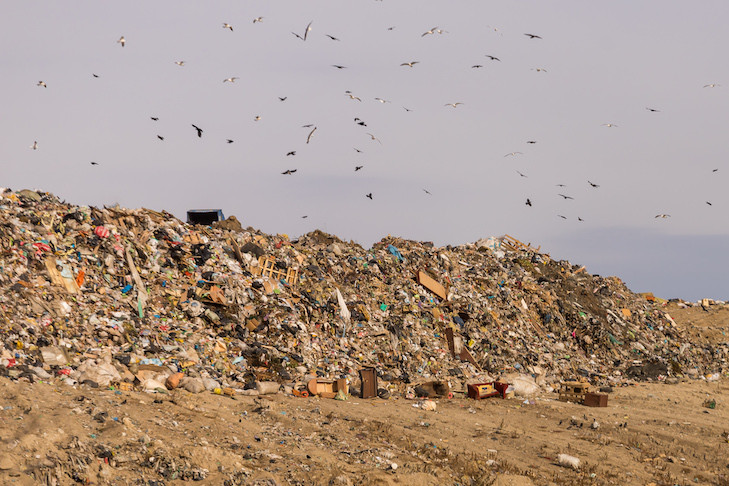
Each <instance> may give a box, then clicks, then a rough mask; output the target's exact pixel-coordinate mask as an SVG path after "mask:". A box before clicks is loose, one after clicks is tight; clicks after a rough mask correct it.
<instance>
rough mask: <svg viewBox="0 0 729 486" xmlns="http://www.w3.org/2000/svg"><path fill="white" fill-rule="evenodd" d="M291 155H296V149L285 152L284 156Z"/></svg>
mask: <svg viewBox="0 0 729 486" xmlns="http://www.w3.org/2000/svg"><path fill="white" fill-rule="evenodd" d="M291 155H296V150H292V151H291V152H287V153H286V157H289V156H291Z"/></svg>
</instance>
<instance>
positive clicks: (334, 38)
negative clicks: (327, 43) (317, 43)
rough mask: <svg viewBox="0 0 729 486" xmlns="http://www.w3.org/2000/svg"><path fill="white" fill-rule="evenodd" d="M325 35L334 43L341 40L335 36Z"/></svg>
mask: <svg viewBox="0 0 729 486" xmlns="http://www.w3.org/2000/svg"><path fill="white" fill-rule="evenodd" d="M324 35H325V36H327V37H329V38H330V39H331V40H333V41H338V40H339V39H337V38H336V37H334V36H333V35H329V34H324Z"/></svg>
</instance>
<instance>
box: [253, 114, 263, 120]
mask: <svg viewBox="0 0 729 486" xmlns="http://www.w3.org/2000/svg"><path fill="white" fill-rule="evenodd" d="M253 121H261V115H256V116H254V117H253Z"/></svg>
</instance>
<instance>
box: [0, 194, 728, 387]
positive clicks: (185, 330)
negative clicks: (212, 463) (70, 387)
mask: <svg viewBox="0 0 729 486" xmlns="http://www.w3.org/2000/svg"><path fill="white" fill-rule="evenodd" d="M0 288H1V289H2V291H1V292H0V375H5V376H10V377H12V378H13V379H26V380H30V381H34V380H39V379H40V380H61V381H64V382H67V383H69V384H76V383H85V384H87V385H90V386H101V387H107V386H110V385H111V386H117V387H120V388H122V389H124V388H125V387H127V388H131V387H136V388H137V389H144V390H149V391H152V390H155V389H158V388H160V387H162V388H163V387H164V386H165V385H167V386H168V387H170V383H169V379H172V380H173V383H172V386H174V387H177V386H179V387H181V388H184V389H186V390H188V391H190V392H193V393H198V392H202V391H205V390H210V391H215V392H216V393H220V391H221V390H235V391H237V392H240V393H243V392H247V393H248V394H255V393H256V390H260V384H261V383H262V382H277V383H280V384H285V385H288V386H291V385H292V384H295V383H301V382H305V381H306V380H310V379H311V378H312V377H313V378H317V377H321V378H325V377H326V378H331V379H341V378H346V379H347V380H348V382H349V383H350V384H351V385H352V387H351V389H353V390H356V385H357V382H358V380H359V378H358V376H359V375H358V372H359V370H360V369H362V368H363V367H374V368H375V369H376V371H377V375H378V377H379V380H380V386H382V387H384V388H385V389H386V390H387V392H388V393H391V394H393V395H396V396H397V394H401V395H404V394H405V391H406V389H408V388H410V387H412V386H413V385H414V384H417V383H421V382H426V381H444V382H448V383H449V385H450V388H451V389H453V390H456V391H461V390H465V386H466V384H467V383H472V382H478V381H483V380H485V379H488V378H490V377H499V376H505V375H509V374H514V373H517V374H520V375H521V376H527V377H531V379H533V380H534V381H535V383H536V384H537V385H538V386H541V387H542V388H543V389H548V388H549V386H550V385H554V384H556V383H557V382H559V381H560V380H566V379H574V378H577V377H587V378H589V379H590V381H592V382H593V383H601V384H611V383H619V382H622V381H624V380H626V379H628V378H631V379H664V378H666V377H669V376H671V375H690V376H693V377H701V376H704V375H707V374H711V373H714V374H715V373H717V372H718V373H725V372H726V371H727V361H726V359H727V354H728V352H729V347H728V346H727V345H726V344H724V345H721V346H716V345H714V346H708V345H706V346H702V345H701V344H700V343H695V342H692V340H691V336H686V335H684V334H683V333H682V331H681V330H680V329H679V328H678V327H677V326H676V324H675V323H674V322H673V320H672V319H671V317H670V316H669V315H668V314H666V313H665V312H663V311H662V310H661V307H660V306H658V305H655V304H651V303H649V302H648V301H646V300H645V299H643V298H641V297H639V296H637V295H635V294H633V293H632V292H631V291H630V290H628V288H626V286H625V285H624V284H623V282H621V281H620V280H619V279H618V278H616V277H607V278H605V277H600V276H597V275H590V274H589V273H587V272H586V271H585V270H584V267H578V266H576V265H571V264H570V263H568V262H566V261H555V260H552V259H551V258H550V257H549V256H548V255H546V254H544V253H540V252H539V251H538V250H537V249H534V248H532V247H531V246H529V245H524V244H521V243H520V242H518V241H517V240H514V239H513V238H490V239H488V240H480V241H478V242H476V243H473V244H466V245H461V246H457V247H451V246H447V247H441V248H439V247H435V246H434V245H433V244H431V243H427V242H425V243H424V242H415V241H409V240H404V239H400V238H394V237H389V236H388V237H387V238H383V239H382V241H380V242H378V243H377V244H375V245H374V246H373V247H372V248H371V249H364V248H362V247H361V246H359V245H358V244H356V243H352V242H350V243H346V242H343V241H341V240H339V239H338V238H336V237H334V236H331V235H327V234H325V233H322V232H320V231H314V232H311V233H308V234H306V235H303V236H301V237H299V238H297V239H293V240H292V239H289V238H288V237H287V236H286V235H275V236H274V235H266V234H263V233H261V232H259V231H256V230H253V229H251V228H248V229H243V228H242V227H241V224H240V223H239V222H238V220H236V219H235V217H231V218H229V219H228V220H225V221H223V222H219V223H214V224H213V226H206V227H202V226H191V225H188V224H185V223H183V222H181V221H180V220H178V219H177V218H175V217H174V216H173V215H171V214H169V213H166V212H164V211H163V212H157V211H153V210H149V209H124V208H120V207H105V208H96V207H83V206H82V207H78V206H73V205H69V204H66V203H64V202H61V201H59V199H58V198H56V197H55V196H53V195H52V194H49V193H43V192H35V191H29V190H24V191H18V192H13V191H10V190H3V192H2V195H1V196H0ZM171 375H172V376H171ZM257 385H258V387H257Z"/></svg>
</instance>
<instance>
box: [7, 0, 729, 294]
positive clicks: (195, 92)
mask: <svg viewBox="0 0 729 486" xmlns="http://www.w3.org/2000/svg"><path fill="white" fill-rule="evenodd" d="M257 17H263V21H262V22H256V23H254V22H253V19H255V18H257ZM225 22H227V23H230V24H231V25H232V26H233V31H231V30H229V29H225V28H223V23H225ZM309 22H312V24H311V30H310V31H309V32H308V35H307V39H306V41H302V40H300V39H298V38H297V37H296V36H294V35H293V34H292V32H295V33H297V34H299V35H301V36H303V35H304V32H305V29H306V26H307V24H308V23H309ZM727 24H729V2H726V0H717V1H702V2H685V1H682V2H679V1H665V0H661V1H657V0H656V1H643V2H635V1H611V2H584V1H556V2H544V1H538V0H534V1H512V2H503V1H500V2H491V1H484V0H464V1H453V2H445V1H444V2H436V1H427V0H419V1H415V0H413V1H410V0H384V1H375V0H361V1H351V0H350V1H346V0H327V1H325V0H321V1H302V0H296V1H275V2H271V1H251V2H230V1H229V2H199V1H182V0H174V1H154V2H140V1H132V2H123V3H120V2H98V1H76V2H52V1H34V2H28V1H11V0H7V1H3V2H2V6H0V43H1V45H2V46H3V49H2V51H1V52H0V61H2V64H1V66H2V71H0V72H1V73H2V75H1V76H0V93H2V100H3V103H2V115H3V116H2V117H0V133H2V135H0V137H2V143H0V167H2V178H1V180H0V185H2V186H5V187H11V188H13V189H23V188H37V189H42V190H46V191H51V192H53V193H55V194H56V195H58V196H59V197H61V198H63V199H66V200H67V201H69V202H72V203H75V204H88V205H96V206H103V205H112V204H114V203H119V204H121V205H122V206H126V207H140V206H144V207H149V208H152V209H157V210H160V209H166V210H168V211H170V212H172V213H174V214H175V215H177V216H178V217H180V218H181V219H183V220H184V218H185V211H186V210H187V209H190V208H222V209H223V211H224V213H225V214H226V215H236V216H237V217H238V219H240V220H241V222H242V223H243V224H244V226H247V225H250V226H253V227H256V228H260V229H262V230H263V231H266V232H269V233H287V234H288V235H290V236H292V237H293V236H296V235H299V234H302V233H305V232H308V231H311V230H313V229H317V228H319V229H322V230H324V231H327V232H329V233H333V234H336V235H337V236H339V237H341V238H342V239H345V240H355V241H357V242H359V243H360V244H362V245H363V246H365V247H369V246H370V245H371V244H372V243H373V242H375V241H378V240H379V239H380V238H381V237H382V236H385V235H388V234H392V235H397V236H402V237H405V238H410V239H417V240H429V241H433V242H435V243H436V244H438V245H445V244H460V243H465V242H469V241H475V240H477V239H479V238H481V237H487V236H490V235H501V234H504V233H508V234H510V235H512V236H515V237H517V238H519V239H521V240H523V241H525V242H531V243H532V244H534V245H535V246H538V245H541V247H542V250H543V251H545V252H547V253H550V254H551V255H552V256H553V257H554V258H558V259H567V260H570V261H571V262H573V263H578V264H584V265H586V266H587V269H588V270H589V271H590V272H592V273H599V274H602V275H617V276H619V277H621V278H622V279H623V280H625V281H626V283H627V284H628V286H629V287H630V288H631V289H632V290H634V291H636V292H640V291H653V292H655V293H656V294H657V295H659V296H662V297H667V298H668V297H682V298H686V299H692V300H695V299H697V298H700V297H712V298H727V297H729V292H728V290H729V277H728V276H727V272H729V257H728V256H727V251H726V250H727V248H729V225H727V222H729V214H727V208H728V207H729V192H728V191H727V190H726V187H727V180H728V179H727V178H728V177H729V164H727V160H729V159H728V157H727V156H728V155H729V146H728V144H729V137H728V136H727V135H729V134H728V133H727V128H729V96H728V95H729V63H728V62H727V61H726V56H727V55H726V47H727V46H729V30H728V29H727V28H726V25H727ZM436 26H437V27H438V28H440V29H442V30H443V31H444V32H443V33H440V34H439V33H434V34H428V35H425V36H423V35H422V34H423V33H425V32H426V31H429V30H430V29H431V28H433V27H436ZM390 28H391V29H390ZM525 33H528V34H534V35H538V36H540V37H541V39H538V38H534V39H531V38H529V37H528V36H526V35H524V34H525ZM326 34H329V35H331V36H334V37H336V38H337V39H339V40H332V39H330V38H329V37H327V36H326ZM121 36H124V37H125V39H126V45H125V46H124V47H122V45H121V44H120V43H118V42H117V40H119V38H120V37H121ZM486 55H491V56H495V57H497V58H499V59H500V61H495V60H491V59H489V58H488V57H486ZM175 61H184V65H183V66H178V65H177V64H175ZM410 61H418V64H415V65H414V66H413V67H408V66H401V64H402V63H405V62H410ZM332 65H340V66H345V68H344V69H337V68H335V67H332ZM476 65H481V66H483V67H480V68H474V67H472V66H476ZM93 74H96V75H98V77H94V76H93ZM230 77H238V78H239V79H237V80H236V81H235V82H234V83H231V82H223V80H224V79H226V78H230ZM39 81H43V82H44V83H45V84H46V85H47V87H43V86H38V85H37V84H38V82H39ZM712 84H716V85H717V86H715V87H705V86H706V85H712ZM348 90H349V91H351V94H352V95H353V96H356V97H358V98H360V99H361V101H358V100H356V99H351V98H350V97H349V96H348V95H347V94H346V93H345V91H348ZM279 97H282V98H283V97H286V100H285V101H280V100H279ZM375 98H381V99H383V100H387V101H388V102H387V103H381V102H379V101H376V100H375ZM456 102H459V103H462V104H461V105H458V106H457V107H456V108H453V107H450V106H444V105H446V104H448V103H456ZM405 108H407V109H408V110H410V111H407V110H406V109H405ZM648 108H650V109H653V110H658V111H649V110H648ZM150 117H158V118H159V121H153V120H151V119H150ZM256 117H260V120H258V121H256V119H255V118H256ZM355 118H359V119H361V120H362V121H363V122H364V123H365V124H366V126H360V125H358V124H357V123H355V121H354V119H355ZM192 124H195V125H197V126H198V127H200V128H202V129H203V135H202V138H198V137H197V134H196V131H195V129H194V128H193V127H192V126H191V125H192ZM308 124H313V125H314V126H316V127H317V130H316V131H315V132H314V134H313V135H312V137H311V140H310V143H308V144H307V143H306V140H307V136H308V134H309V132H310V130H311V128H303V127H302V125H308ZM608 125H616V126H613V127H611V126H608ZM312 128H313V127H312ZM368 133H369V134H372V135H374V136H375V137H376V139H377V140H372V138H371V137H370V136H369V135H368ZM158 135H160V136H162V137H164V141H162V140H160V139H159V138H158V137H157V136H158ZM226 139H232V140H234V142H233V143H227V142H226ZM34 141H37V142H38V149H37V150H33V149H31V148H30V147H31V145H32V144H33V142H34ZM527 141H536V142H537V143H533V144H530V143H527ZM355 148H356V149H358V150H360V151H361V152H357V151H356V150H355ZM291 151H295V152H296V155H293V156H287V155H286V154H287V153H288V152H291ZM512 152H521V153H516V154H515V155H513V156H505V155H506V154H509V153H512ZM91 161H94V162H98V164H99V165H96V166H92V165H91V164H90V162H91ZM360 165H361V166H363V168H362V169H361V170H359V171H357V172H355V170H354V169H355V167H356V166H360ZM287 169H296V170H297V171H296V172H295V173H293V174H291V175H282V174H281V172H283V171H285V170H287ZM715 169H718V171H716V172H714V170H715ZM519 172H521V173H522V174H523V175H524V176H526V177H522V176H521V175H520V174H519ZM588 180H589V181H591V182H592V183H594V184H597V185H599V187H592V186H591V185H590V184H588ZM557 184H564V185H565V187H558V186H557ZM425 190H427V191H429V192H430V193H431V194H427V193H426V192H425ZM368 193H372V196H373V197H372V200H370V199H368V198H367V197H365V195H366V194H368ZM558 194H563V195H565V196H569V197H572V198H574V199H564V198H563V197H561V196H559V195H558ZM527 198H529V200H530V201H531V203H532V206H531V207H529V206H527V205H526V204H525V202H526V200H527ZM707 201H708V202H710V203H711V205H709V204H707ZM663 213H665V214H670V215H671V217H670V218H655V216H656V215H657V214H663ZM559 215H562V216H564V217H566V219H563V218H561V217H560V216H559ZM302 216H307V218H302ZM578 217H580V218H582V219H583V221H579V220H578Z"/></svg>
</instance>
